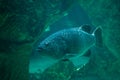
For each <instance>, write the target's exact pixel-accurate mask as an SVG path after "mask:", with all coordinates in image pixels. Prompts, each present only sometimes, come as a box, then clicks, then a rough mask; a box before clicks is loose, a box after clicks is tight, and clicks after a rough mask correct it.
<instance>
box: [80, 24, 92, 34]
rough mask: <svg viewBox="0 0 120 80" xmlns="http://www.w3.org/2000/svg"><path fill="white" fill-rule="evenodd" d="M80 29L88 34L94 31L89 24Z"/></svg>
mask: <svg viewBox="0 0 120 80" xmlns="http://www.w3.org/2000/svg"><path fill="white" fill-rule="evenodd" d="M80 29H81V30H83V31H85V32H87V33H90V32H91V30H92V27H91V26H90V25H89V24H84V25H82V26H81V27H80Z"/></svg>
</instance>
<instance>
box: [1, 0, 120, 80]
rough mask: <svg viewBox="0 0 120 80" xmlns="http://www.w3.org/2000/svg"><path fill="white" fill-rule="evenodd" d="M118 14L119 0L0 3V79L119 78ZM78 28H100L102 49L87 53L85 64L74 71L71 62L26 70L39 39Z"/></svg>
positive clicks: (119, 15) (44, 0)
mask: <svg viewBox="0 0 120 80" xmlns="http://www.w3.org/2000/svg"><path fill="white" fill-rule="evenodd" d="M119 12H120V1H119V0H97V1H96V0H91V1H90V0H12V1H11V0H1V1H0V80H120V76H119V75H120V22H119V21H120V18H119V17H120V13H119ZM84 24H89V25H90V26H91V29H92V30H91V32H93V30H94V29H95V28H96V27H98V26H100V27H101V28H102V35H101V34H99V36H98V39H101V36H102V39H101V40H102V46H101V47H98V46H94V47H92V48H91V49H90V50H91V55H90V60H89V62H88V63H87V64H85V65H84V66H83V67H82V68H80V69H78V70H76V69H75V66H74V65H73V63H72V62H71V61H64V62H63V61H58V62H57V63H55V64H53V65H52V66H50V67H48V68H47V69H46V70H45V71H44V72H41V71H40V70H38V71H37V72H35V73H30V72H29V68H30V67H29V66H30V63H31V59H33V60H34V59H35V58H36V57H35V56H34V54H36V48H37V46H38V45H39V43H40V42H41V41H42V40H44V39H45V38H47V37H48V36H49V35H51V34H53V33H55V32H57V31H59V30H62V29H69V28H73V27H80V26H81V25H84ZM99 45H101V44H99ZM38 62H39V61H38ZM39 63H42V62H39Z"/></svg>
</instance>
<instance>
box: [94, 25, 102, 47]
mask: <svg viewBox="0 0 120 80" xmlns="http://www.w3.org/2000/svg"><path fill="white" fill-rule="evenodd" d="M92 35H93V36H95V38H96V45H97V46H99V47H102V46H103V39H102V28H101V26H98V27H97V28H96V29H95V30H94V31H93V33H92Z"/></svg>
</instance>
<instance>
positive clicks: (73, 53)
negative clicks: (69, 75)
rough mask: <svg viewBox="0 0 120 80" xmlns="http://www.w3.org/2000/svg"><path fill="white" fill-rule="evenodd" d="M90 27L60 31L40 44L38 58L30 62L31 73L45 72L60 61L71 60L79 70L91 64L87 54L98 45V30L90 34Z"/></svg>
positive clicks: (84, 26)
mask: <svg viewBox="0 0 120 80" xmlns="http://www.w3.org/2000/svg"><path fill="white" fill-rule="evenodd" d="M87 27H88V29H89V27H90V26H88V25H83V26H81V27H80V28H70V29H64V30H61V31H58V32H56V33H54V34H52V35H50V36H48V37H47V38H46V39H45V40H43V41H42V42H40V43H39V45H38V47H37V49H36V50H37V57H36V58H35V59H33V60H31V61H30V66H29V67H30V68H29V72H30V73H34V72H36V71H37V70H41V71H44V70H45V69H47V68H48V67H50V66H51V65H53V64H55V63H56V62H58V61H59V60H61V61H66V60H70V61H72V62H73V64H74V65H75V67H76V68H78V70H79V69H80V68H81V67H82V66H83V65H85V64H86V63H88V62H89V57H85V56H83V55H85V53H86V52H87V51H88V50H89V49H90V48H91V47H92V46H93V45H94V44H95V43H96V41H97V39H96V35H94V33H95V34H96V32H100V31H99V30H100V29H99V28H96V29H95V30H94V32H93V33H92V34H90V33H89V32H90V31H88V29H87V30H86V28H87Z"/></svg>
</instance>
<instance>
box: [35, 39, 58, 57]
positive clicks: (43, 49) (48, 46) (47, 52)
mask: <svg viewBox="0 0 120 80" xmlns="http://www.w3.org/2000/svg"><path fill="white" fill-rule="evenodd" d="M55 45H57V44H56V43H55V42H53V41H43V42H41V43H40V45H39V46H38V48H37V51H38V52H39V53H40V55H43V56H49V57H52V58H57V54H56V53H57V46H55Z"/></svg>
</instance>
